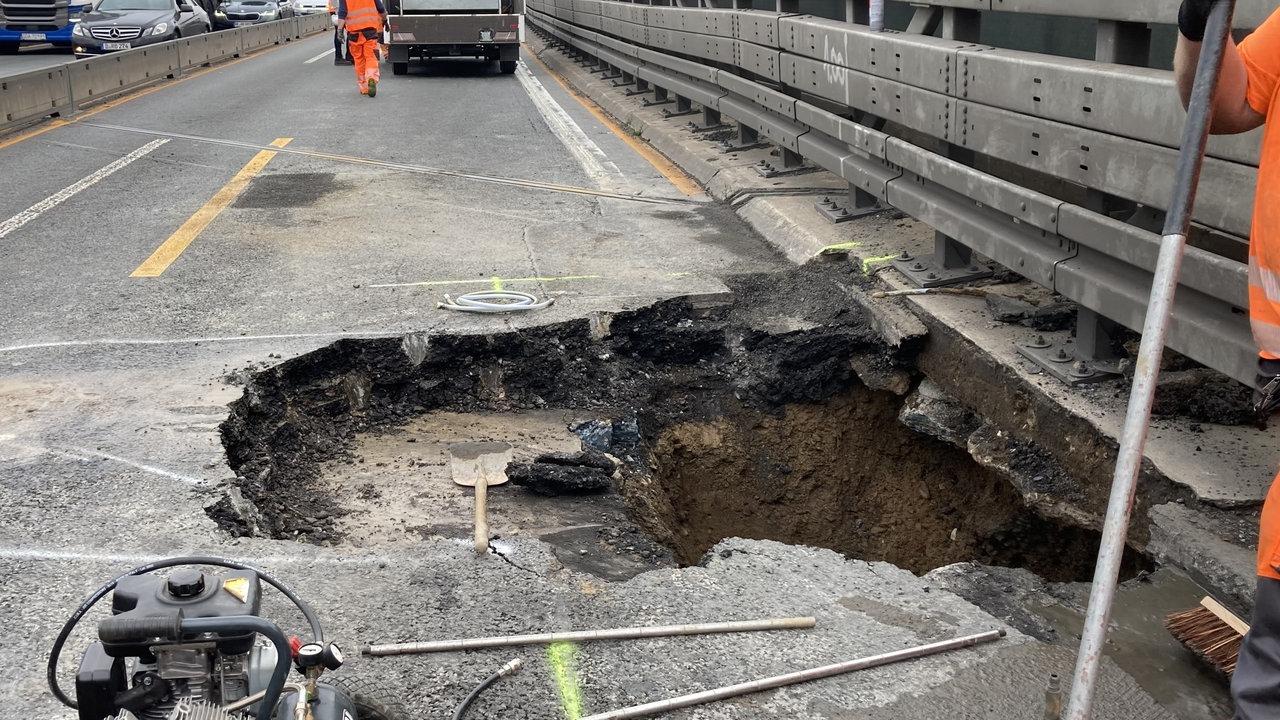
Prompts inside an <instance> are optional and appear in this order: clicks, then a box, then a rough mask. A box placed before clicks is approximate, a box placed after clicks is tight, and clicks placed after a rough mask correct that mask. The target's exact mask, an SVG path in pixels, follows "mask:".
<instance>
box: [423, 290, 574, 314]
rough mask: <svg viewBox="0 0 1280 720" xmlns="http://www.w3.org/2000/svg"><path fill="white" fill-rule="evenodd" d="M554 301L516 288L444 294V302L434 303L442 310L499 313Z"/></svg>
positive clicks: (542, 305) (543, 305)
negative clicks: (454, 296) (454, 295)
mask: <svg viewBox="0 0 1280 720" xmlns="http://www.w3.org/2000/svg"><path fill="white" fill-rule="evenodd" d="M553 302H555V299H554V298H547V299H546V300H539V299H538V298H537V296H535V295H530V294H529V293H526V292H520V291H518V290H486V291H481V292H470V293H465V294H463V295H459V296H458V297H456V298H453V297H449V296H448V295H445V296H444V302H438V303H436V307H437V308H440V309H442V310H460V311H462V312H476V313H500V312H515V311H517V310H522V311H523V310H541V309H543V308H545V307H549V306H550V305H551V303H553Z"/></svg>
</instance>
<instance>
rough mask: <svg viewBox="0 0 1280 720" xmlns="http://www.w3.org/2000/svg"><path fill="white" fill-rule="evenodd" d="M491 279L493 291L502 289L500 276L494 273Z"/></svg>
mask: <svg viewBox="0 0 1280 720" xmlns="http://www.w3.org/2000/svg"><path fill="white" fill-rule="evenodd" d="M492 280H493V289H494V290H495V291H501V290H502V278H500V277H498V276H497V275H494V276H493V278H492Z"/></svg>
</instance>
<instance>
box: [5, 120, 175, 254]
mask: <svg viewBox="0 0 1280 720" xmlns="http://www.w3.org/2000/svg"><path fill="white" fill-rule="evenodd" d="M167 142H169V140H168V139H167V138H162V139H160V140H152V141H151V142H149V143H147V144H146V145H143V146H142V147H140V148H138V149H137V150H134V151H133V152H131V153H129V154H128V155H125V156H124V157H122V158H120V159H119V160H116V161H115V162H113V163H111V164H110V165H107V166H106V167H104V168H102V169H101V170H98V171H97V172H95V173H93V174H92V175H89V176H88V177H85V178H84V179H82V180H80V181H78V182H76V183H74V184H71V185H68V186H67V187H65V188H63V189H61V190H59V191H58V192H56V193H54V194H52V195H50V196H49V197H47V198H45V199H44V200H41V201H40V202H38V203H36V204H35V205H32V206H31V207H29V208H27V209H26V210H23V211H22V212H20V213H18V214H17V215H14V216H13V217H11V218H9V219H8V220H5V221H4V222H0V238H4V237H5V236H6V235H8V234H9V233H11V232H13V231H14V230H17V229H18V228H20V227H22V226H23V225H26V224H27V223H29V222H31V221H32V220H35V219H36V218H38V217H40V216H41V215H43V214H44V213H46V212H48V211H50V210H52V209H53V208H55V207H57V206H59V205H61V204H62V203H64V202H66V201H67V200H70V199H71V198H72V197H74V196H75V194H76V193H78V192H80V191H81V190H84V189H86V188H88V187H90V186H92V185H94V184H95V183H97V182H98V181H100V180H103V179H105V178H107V177H108V176H110V175H111V174H112V173H114V172H116V171H117V170H120V169H121V168H124V167H125V166H127V165H129V164H131V163H133V162H134V161H135V160H138V159H140V158H142V157H145V156H146V155H147V154H149V153H150V152H151V151H153V150H155V149H156V148H158V147H160V146H161V145H164V144H165V143H167Z"/></svg>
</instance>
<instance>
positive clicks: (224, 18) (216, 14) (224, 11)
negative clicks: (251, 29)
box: [213, 0, 296, 30]
mask: <svg viewBox="0 0 1280 720" xmlns="http://www.w3.org/2000/svg"><path fill="white" fill-rule="evenodd" d="M295 14H296V12H295V11H294V9H293V2H291V0H225V1H224V2H220V3H218V7H217V8H216V9H214V11H213V28H214V29H215V30H226V29H227V28H233V27H245V26H246V25H257V24H258V23H265V22H272V21H273V20H281V19H284V18H291V17H293V16H294V15H295Z"/></svg>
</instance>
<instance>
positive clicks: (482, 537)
mask: <svg viewBox="0 0 1280 720" xmlns="http://www.w3.org/2000/svg"><path fill="white" fill-rule="evenodd" d="M488 504H489V481H488V479H486V478H485V476H484V474H483V473H481V475H480V477H479V478H478V479H477V480H476V539H475V549H476V554H477V555H487V554H488V553H489V517H488V515H489V513H488V507H487V506H488Z"/></svg>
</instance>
